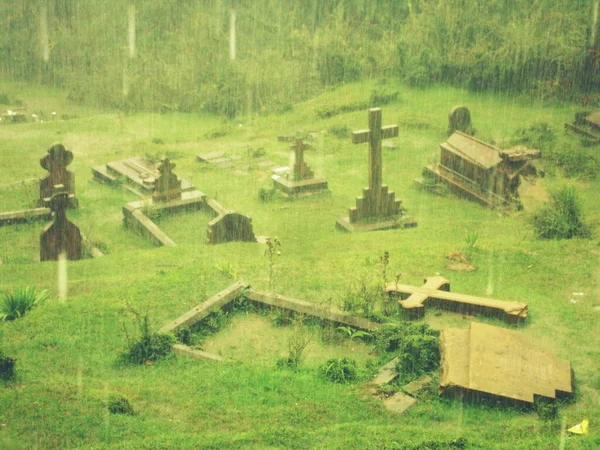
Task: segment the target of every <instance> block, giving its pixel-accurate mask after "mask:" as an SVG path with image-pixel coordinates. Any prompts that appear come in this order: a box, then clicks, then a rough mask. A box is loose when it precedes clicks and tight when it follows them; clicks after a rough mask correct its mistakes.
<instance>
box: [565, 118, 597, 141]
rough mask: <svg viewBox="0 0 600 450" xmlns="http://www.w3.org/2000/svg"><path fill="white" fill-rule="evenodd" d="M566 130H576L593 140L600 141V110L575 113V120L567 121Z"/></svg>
mask: <svg viewBox="0 0 600 450" xmlns="http://www.w3.org/2000/svg"><path fill="white" fill-rule="evenodd" d="M565 130H569V131H574V132H575V133H578V134H580V135H582V136H584V137H585V138H587V139H590V140H591V141H593V142H598V141H600V111H594V112H591V113H588V112H580V113H577V114H575V121H574V122H573V123H565Z"/></svg>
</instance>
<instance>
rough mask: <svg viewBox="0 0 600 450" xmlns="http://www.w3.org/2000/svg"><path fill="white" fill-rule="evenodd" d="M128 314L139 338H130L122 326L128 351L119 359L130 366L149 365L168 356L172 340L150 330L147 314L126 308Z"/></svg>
mask: <svg viewBox="0 0 600 450" xmlns="http://www.w3.org/2000/svg"><path fill="white" fill-rule="evenodd" d="M128 312H129V313H131V314H132V315H133V320H134V324H135V325H136V326H137V329H138V335H139V336H138V337H137V338H134V337H130V336H129V332H128V330H127V327H126V326H125V324H123V329H124V331H125V337H126V338H127V342H128V349H127V351H126V352H124V353H123V354H122V355H121V359H122V360H124V361H126V362H129V363H132V364H151V363H153V362H154V361H157V360H159V359H163V358H165V357H166V356H168V355H170V354H171V351H172V347H171V346H172V344H173V338H172V337H171V336H169V335H166V334H159V333H156V332H152V331H151V330H150V318H149V314H148V312H147V311H146V312H145V313H144V314H142V313H140V312H138V311H136V310H134V309H133V308H131V307H129V308H128Z"/></svg>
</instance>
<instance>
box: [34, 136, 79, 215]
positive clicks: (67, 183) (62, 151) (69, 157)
mask: <svg viewBox="0 0 600 450" xmlns="http://www.w3.org/2000/svg"><path fill="white" fill-rule="evenodd" d="M72 161H73V153H72V152H71V151H70V150H67V149H66V148H65V146H64V145H62V144H53V145H52V146H51V147H50V148H49V149H48V154H47V155H46V156H44V157H43V158H41V159H40V165H41V166H42V167H43V168H44V169H46V170H47V171H48V172H49V174H48V176H47V177H46V178H43V179H42V180H41V181H40V204H41V205H42V206H43V205H44V203H45V202H47V201H48V199H50V197H52V193H53V190H54V186H56V185H62V186H64V188H65V189H66V191H67V194H69V195H71V196H74V195H75V175H74V174H73V173H72V172H70V171H68V170H67V166H68V165H69V164H71V162H72Z"/></svg>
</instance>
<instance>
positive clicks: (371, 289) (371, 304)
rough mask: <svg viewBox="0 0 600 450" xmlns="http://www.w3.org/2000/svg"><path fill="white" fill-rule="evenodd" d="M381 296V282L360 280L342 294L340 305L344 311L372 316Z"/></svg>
mask: <svg viewBox="0 0 600 450" xmlns="http://www.w3.org/2000/svg"><path fill="white" fill-rule="evenodd" d="M380 298H381V287H380V286H379V284H375V285H369V284H367V282H366V281H365V280H360V281H358V284H355V285H354V286H351V287H350V288H349V289H348V291H347V292H346V293H345V294H343V295H342V298H341V304H340V307H341V309H342V310H343V311H347V312H352V313H355V314H360V315H361V316H363V317H371V316H372V315H373V314H374V312H375V305H377V303H378V301H379V300H380Z"/></svg>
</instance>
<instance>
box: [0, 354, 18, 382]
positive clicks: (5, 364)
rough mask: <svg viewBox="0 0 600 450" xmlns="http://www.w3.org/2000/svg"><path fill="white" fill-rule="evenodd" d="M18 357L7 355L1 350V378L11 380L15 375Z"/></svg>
mask: <svg viewBox="0 0 600 450" xmlns="http://www.w3.org/2000/svg"><path fill="white" fill-rule="evenodd" d="M15 363H16V359H14V358H11V357H10V356H6V355H5V354H4V353H3V352H2V351H1V350H0V380H11V379H13V378H14V377H15Z"/></svg>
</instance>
